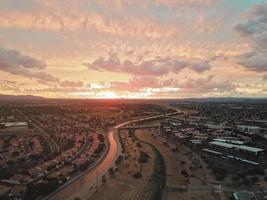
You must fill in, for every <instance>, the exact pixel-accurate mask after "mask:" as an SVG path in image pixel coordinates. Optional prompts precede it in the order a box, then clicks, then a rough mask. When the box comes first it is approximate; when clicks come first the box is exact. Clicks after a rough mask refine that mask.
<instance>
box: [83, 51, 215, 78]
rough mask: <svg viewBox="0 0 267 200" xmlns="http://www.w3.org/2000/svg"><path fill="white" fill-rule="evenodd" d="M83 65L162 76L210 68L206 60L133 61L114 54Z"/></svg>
mask: <svg viewBox="0 0 267 200" xmlns="http://www.w3.org/2000/svg"><path fill="white" fill-rule="evenodd" d="M85 65H86V66H87V67H88V68H89V69H90V70H98V71H108V72H119V73H126V74H129V75H134V76H162V75H167V74H169V73H171V72H172V73H175V74H177V73H179V72H180V71H182V70H183V69H185V68H189V69H191V70H193V71H195V72H198V73H202V72H204V71H206V70H209V69H210V68H211V65H210V63H209V61H208V60H198V59H191V60H186V59H182V58H179V59H174V58H168V57H166V58H160V57H159V58H155V59H150V60H142V61H139V62H134V61H131V60H128V59H126V60H124V61H121V60H120V59H119V58H118V57H117V55H115V54H112V55H110V56H109V57H108V58H106V59H105V58H103V57H100V58H98V59H96V60H95V61H93V62H92V63H86V64H85Z"/></svg>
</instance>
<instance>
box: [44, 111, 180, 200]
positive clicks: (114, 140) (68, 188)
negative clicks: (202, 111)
mask: <svg viewBox="0 0 267 200" xmlns="http://www.w3.org/2000/svg"><path fill="white" fill-rule="evenodd" d="M173 114H176V113H170V114H167V115H158V116H153V117H146V118H142V119H137V120H131V121H128V122H124V123H121V124H119V125H117V126H115V127H114V128H113V129H111V130H110V131H109V132H108V134H107V138H108V143H109V145H108V151H107V153H106V155H105V157H104V158H103V159H102V161H101V162H100V163H99V164H97V165H95V166H94V167H92V168H91V169H89V170H88V171H87V172H86V173H84V174H82V175H81V176H79V177H76V178H74V180H70V182H69V183H67V184H66V185H64V186H63V187H61V188H59V189H57V190H56V191H55V192H53V193H52V194H50V195H49V196H47V197H46V198H44V199H45V200H48V199H49V200H62V199H64V200H69V199H70V200H73V199H74V198H76V197H80V198H84V199H85V198H86V197H89V196H90V194H92V192H93V189H91V188H92V186H94V187H95V186H97V184H98V182H99V183H101V181H102V178H101V177H102V176H103V175H104V174H106V173H107V171H108V169H109V168H110V167H112V166H114V165H115V161H116V159H117V157H118V156H119V155H120V154H121V145H120V143H119V139H118V137H117V134H116V133H117V129H118V128H121V127H123V126H125V125H128V124H130V123H136V122H142V121H147V120H153V119H158V118H162V117H165V116H169V115H173Z"/></svg>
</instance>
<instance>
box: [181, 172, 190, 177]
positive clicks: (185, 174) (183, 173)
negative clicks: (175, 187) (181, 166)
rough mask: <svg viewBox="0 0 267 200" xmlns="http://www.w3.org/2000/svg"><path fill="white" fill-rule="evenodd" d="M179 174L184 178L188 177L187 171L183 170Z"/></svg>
mask: <svg viewBox="0 0 267 200" xmlns="http://www.w3.org/2000/svg"><path fill="white" fill-rule="evenodd" d="M181 174H182V175H183V176H184V177H188V176H189V175H188V173H187V171H185V170H182V171H181Z"/></svg>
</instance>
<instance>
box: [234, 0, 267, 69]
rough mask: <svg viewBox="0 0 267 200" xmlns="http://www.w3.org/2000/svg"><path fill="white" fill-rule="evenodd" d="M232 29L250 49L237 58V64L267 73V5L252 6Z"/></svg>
mask: <svg viewBox="0 0 267 200" xmlns="http://www.w3.org/2000/svg"><path fill="white" fill-rule="evenodd" d="M234 29H235V31H236V32H237V33H239V35H240V36H241V37H242V38H244V39H245V40H246V41H247V42H249V43H250V45H251V48H252V49H251V52H249V53H246V54H242V55H240V56H238V64H240V65H242V66H243V67H245V68H246V69H248V70H252V71H256V72H264V71H267V45H266V44H267V3H262V4H260V5H257V6H254V7H253V8H252V9H251V10H250V11H249V12H248V13H247V16H246V18H244V19H243V21H242V22H240V23H238V24H237V25H236V26H235V27H234Z"/></svg>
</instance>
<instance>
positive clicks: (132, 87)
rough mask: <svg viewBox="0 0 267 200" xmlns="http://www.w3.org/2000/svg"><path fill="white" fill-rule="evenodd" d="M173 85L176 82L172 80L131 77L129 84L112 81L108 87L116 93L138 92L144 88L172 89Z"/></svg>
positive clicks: (152, 77)
mask: <svg viewBox="0 0 267 200" xmlns="http://www.w3.org/2000/svg"><path fill="white" fill-rule="evenodd" d="M175 84H176V81H175V80H173V79H168V80H164V81H160V80H159V79H158V78H156V77H154V76H141V77H133V78H131V79H130V80H129V82H120V81H113V82H111V86H110V87H111V88H112V89H114V90H116V91H127V92H138V91H140V90H143V89H145V88H164V87H173V86H175Z"/></svg>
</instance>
